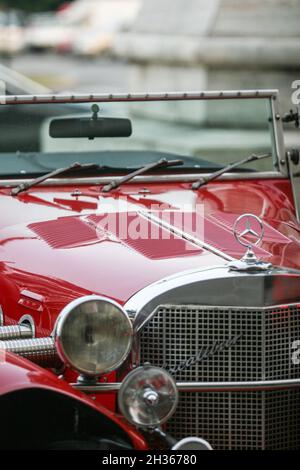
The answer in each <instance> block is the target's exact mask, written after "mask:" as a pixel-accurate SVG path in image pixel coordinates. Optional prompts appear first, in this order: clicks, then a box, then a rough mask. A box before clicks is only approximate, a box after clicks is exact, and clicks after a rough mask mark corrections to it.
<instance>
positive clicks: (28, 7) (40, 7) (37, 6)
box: [0, 0, 72, 12]
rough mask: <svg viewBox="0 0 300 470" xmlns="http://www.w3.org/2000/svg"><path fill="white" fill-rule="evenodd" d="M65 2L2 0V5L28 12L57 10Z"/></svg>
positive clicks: (57, 0)
mask: <svg viewBox="0 0 300 470" xmlns="http://www.w3.org/2000/svg"><path fill="white" fill-rule="evenodd" d="M68 1H70V0H68ZM71 1H72V0H71ZM63 3H65V0H38V1H37V0H0V6H3V7H7V8H15V9H17V10H24V11H26V12H36V11H47V10H48V11H49V10H56V9H57V8H58V7H59V6H60V5H62V4H63Z"/></svg>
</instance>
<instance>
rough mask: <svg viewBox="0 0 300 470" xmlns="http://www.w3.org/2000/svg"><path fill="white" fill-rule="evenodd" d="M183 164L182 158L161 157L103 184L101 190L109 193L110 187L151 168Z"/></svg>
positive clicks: (112, 187) (114, 187)
mask: <svg viewBox="0 0 300 470" xmlns="http://www.w3.org/2000/svg"><path fill="white" fill-rule="evenodd" d="M180 165H183V160H167V159H166V158H162V159H161V160H158V161H157V162H154V163H148V164H147V165H144V166H142V167H141V168H139V169H138V170H135V171H133V172H132V173H129V174H128V175H125V176H123V178H121V179H119V180H118V181H112V182H111V183H109V184H107V185H105V186H103V188H102V191H103V192H104V193H109V191H111V190H112V189H116V188H119V186H121V185H122V184H124V183H128V181H131V180H132V179H133V178H135V177H136V176H139V175H143V174H144V173H147V172H148V171H151V170H156V169H158V168H168V167H170V166H180Z"/></svg>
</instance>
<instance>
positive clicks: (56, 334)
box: [52, 294, 134, 377]
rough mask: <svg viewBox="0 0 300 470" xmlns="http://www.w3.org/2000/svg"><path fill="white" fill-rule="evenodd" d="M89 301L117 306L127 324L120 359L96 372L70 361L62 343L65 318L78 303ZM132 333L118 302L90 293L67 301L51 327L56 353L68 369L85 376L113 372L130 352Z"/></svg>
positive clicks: (130, 325) (131, 326)
mask: <svg viewBox="0 0 300 470" xmlns="http://www.w3.org/2000/svg"><path fill="white" fill-rule="evenodd" d="M91 301H94V302H95V301H96V302H97V301H99V302H105V303H107V304H110V305H112V306H113V307H115V308H117V309H118V310H119V311H120V313H121V315H123V318H125V319H126V321H127V325H128V344H127V347H126V349H125V351H124V353H123V355H122V356H121V357H120V359H119V360H118V361H117V362H115V363H114V364H112V366H111V367H107V368H105V370H104V369H103V371H101V372H97V373H94V372H91V371H89V370H87V369H83V368H81V367H79V366H78V364H75V363H74V362H72V360H71V359H70V357H69V355H68V353H67V352H66V351H65V348H64V345H63V342H62V331H63V327H64V325H65V322H66V320H67V319H68V318H69V315H70V314H71V313H72V311H73V310H74V309H76V308H77V307H79V306H80V305H82V304H84V303H87V302H91ZM133 334H134V333H133V325H132V322H131V320H130V318H129V316H128V314H127V313H126V311H125V310H124V309H123V307H122V306H121V305H120V304H119V303H117V302H116V301H114V300H112V299H110V298H108V297H104V296H100V295H93V294H92V295H86V296H82V297H78V298H77V299H74V300H72V301H71V302H69V303H68V304H67V305H66V306H65V307H64V308H63V309H62V310H61V312H60V314H59V316H58V318H57V320H56V323H55V326H54V329H53V333H52V337H53V339H54V343H55V347H56V350H57V353H58V355H59V357H60V359H61V360H62V362H63V363H64V364H65V365H66V366H67V367H69V368H70V369H72V370H75V371H76V372H78V373H79V374H82V375H84V376H87V377H99V376H101V375H104V374H108V373H110V372H114V371H115V370H117V369H118V368H119V367H120V366H121V365H122V364H123V363H124V362H125V361H126V359H127V357H128V355H129V353H130V352H131V349H132V343H133Z"/></svg>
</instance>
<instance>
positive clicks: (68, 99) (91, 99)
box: [0, 89, 278, 106]
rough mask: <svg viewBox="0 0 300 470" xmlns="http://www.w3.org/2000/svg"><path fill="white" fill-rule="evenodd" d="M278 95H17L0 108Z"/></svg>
mask: <svg viewBox="0 0 300 470" xmlns="http://www.w3.org/2000/svg"><path fill="white" fill-rule="evenodd" d="M277 95H278V90H275V89H274V90H273V89H269V90H224V91H222V90H217V91H199V92H190V91H189V92H185V93H182V92H170V93H163V92H160V93H110V94H108V93H105V94H104V93H102V94H97V93H94V94H69V95H64V94H48V95H41V94H40V95H15V96H0V106H1V105H2V106H5V105H6V104H9V105H20V104H37V105H38V104H50V103H61V104H62V103H95V102H98V101H100V102H119V101H170V100H217V99H220V100H225V99H248V98H256V99H259V98H272V97H273V96H277Z"/></svg>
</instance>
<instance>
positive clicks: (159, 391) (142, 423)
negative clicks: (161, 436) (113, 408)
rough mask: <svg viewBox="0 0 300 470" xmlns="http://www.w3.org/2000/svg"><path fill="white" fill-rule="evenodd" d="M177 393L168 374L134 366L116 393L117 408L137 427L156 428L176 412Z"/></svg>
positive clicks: (148, 367)
mask: <svg viewBox="0 0 300 470" xmlns="http://www.w3.org/2000/svg"><path fill="white" fill-rule="evenodd" d="M177 403H178V390H177V386H176V383H175V381H174V379H173V377H171V375H170V374H169V373H168V372H167V371H165V370H164V369H161V368H159V367H152V366H150V365H146V366H142V367H138V368H137V369H134V370H133V371H131V372H130V373H129V374H128V375H127V376H126V377H125V379H124V381H123V383H122V385H121V388H120V390H119V393H118V404H119V409H120V411H121V413H122V414H123V416H124V417H125V418H126V419H127V420H128V421H129V422H130V423H131V424H134V425H136V426H138V427H141V428H157V427H158V426H160V425H161V424H163V423H165V422H166V421H167V420H168V419H169V418H170V417H171V416H172V415H173V413H174V411H175V410H176V407H177Z"/></svg>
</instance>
